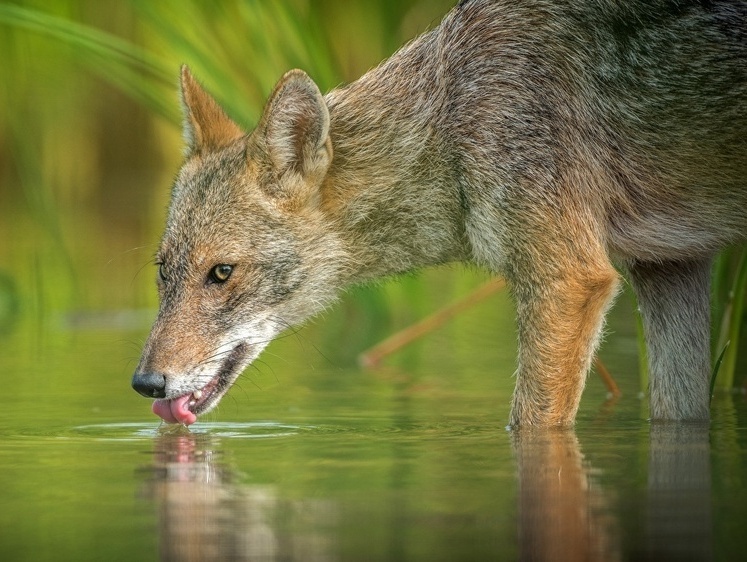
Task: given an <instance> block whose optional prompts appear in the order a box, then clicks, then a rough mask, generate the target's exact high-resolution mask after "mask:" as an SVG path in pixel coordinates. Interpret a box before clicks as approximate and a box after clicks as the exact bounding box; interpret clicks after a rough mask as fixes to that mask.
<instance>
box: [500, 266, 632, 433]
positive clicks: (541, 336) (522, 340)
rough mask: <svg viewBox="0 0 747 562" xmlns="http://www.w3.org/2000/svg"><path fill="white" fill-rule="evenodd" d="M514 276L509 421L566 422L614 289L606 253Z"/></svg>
mask: <svg viewBox="0 0 747 562" xmlns="http://www.w3.org/2000/svg"><path fill="white" fill-rule="evenodd" d="M591 263H593V261H592V260H590V261H585V262H580V261H578V260H576V263H575V264H574V266H575V267H569V266H564V267H562V269H560V270H559V269H558V268H556V269H555V271H553V272H552V274H551V273H550V272H537V271H533V272H531V274H524V275H522V276H521V277H515V278H514V280H513V293H514V296H515V300H516V306H517V324H518V331H519V365H518V372H517V380H516V390H515V392H514V397H513V404H512V407H511V417H510V424H511V425H512V426H514V427H515V426H527V425H540V426H550V425H570V424H572V423H573V421H574V418H575V416H576V411H577V410H578V405H579V401H580V400H581V393H582V391H583V388H584V384H585V381H586V375H587V373H588V371H589V368H590V364H591V361H592V359H593V357H594V353H595V351H596V348H597V345H598V343H599V339H600V335H601V331H602V327H603V325H604V316H605V314H606V312H607V310H608V308H609V307H610V305H611V304H612V301H613V300H614V297H615V295H616V294H617V291H618V285H619V283H618V275H617V272H616V271H615V270H614V268H613V267H612V266H611V265H610V264H609V262H608V261H607V260H606V258H602V259H599V260H598V261H597V263H599V264H600V265H598V266H592V265H590V264H591Z"/></svg>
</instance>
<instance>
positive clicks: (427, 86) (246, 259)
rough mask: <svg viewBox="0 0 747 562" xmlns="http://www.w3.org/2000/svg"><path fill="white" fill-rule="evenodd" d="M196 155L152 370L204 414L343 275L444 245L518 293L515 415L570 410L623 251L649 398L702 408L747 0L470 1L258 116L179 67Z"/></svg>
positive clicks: (745, 98)
mask: <svg viewBox="0 0 747 562" xmlns="http://www.w3.org/2000/svg"><path fill="white" fill-rule="evenodd" d="M181 92H182V100H183V107H184V115H185V119H184V135H185V138H186V142H187V147H188V148H187V155H186V159H185V162H184V164H183V167H182V168H181V171H180V172H179V175H178V177H177V179H176V181H175V184H174V187H173V192H172V200H171V204H170V209H169V213H168V220H167V223H166V230H165V233H164V235H163V239H162V242H161V247H160V250H159V251H158V253H157V257H156V262H157V263H158V266H159V279H158V287H159V294H160V303H161V304H160V310H159V313H158V317H157V319H156V321H155V324H154V326H153V329H152V332H151V334H150V337H149V338H148V340H147V343H146V344H145V349H144V351H143V356H142V359H141V361H140V364H139V366H138V367H137V370H136V373H135V375H134V377H133V381H132V384H133V387H134V388H135V389H136V390H137V391H138V392H140V393H141V394H144V395H146V396H149V397H153V398H157V399H158V400H157V401H156V402H155V405H154V407H153V410H154V412H155V413H156V414H158V415H159V416H161V417H162V418H163V419H165V420H166V421H169V422H181V423H185V424H189V423H192V422H194V421H195V419H196V416H197V415H199V414H202V413H204V412H206V411H208V410H210V409H211V408H213V407H214V406H215V405H216V404H217V403H218V401H219V400H220V398H221V397H222V396H223V395H224V394H225V392H226V391H227V390H228V388H229V387H230V386H231V384H232V383H233V382H234V381H235V379H236V378H237V377H238V376H239V374H240V373H241V371H242V370H243V369H244V368H245V367H247V366H248V365H249V363H250V362H251V361H253V360H254V359H255V358H256V357H257V356H258V355H259V353H260V352H261V351H262V349H263V348H264V347H265V346H266V345H267V344H268V343H269V342H270V340H272V338H273V337H275V336H276V335H278V334H279V333H280V332H281V331H283V330H284V329H286V328H288V327H289V326H292V325H295V324H298V323H299V322H301V321H303V320H304V319H305V318H307V317H309V316H310V315H313V314H314V313H316V312H318V311H320V310H321V309H323V308H324V307H325V306H327V305H328V304H330V303H331V302H332V301H333V300H334V299H335V296H336V295H337V293H338V292H339V291H340V289H341V288H343V287H345V286H347V285H349V284H352V283H362V282H366V281H369V280H372V279H375V278H378V277H381V276H388V275H392V274H398V273H401V272H405V271H409V270H412V269H413V268H421V267H424V266H429V265H434V264H442V263H445V262H457V261H462V262H470V263H473V264H477V265H479V266H482V267H485V268H487V269H488V270H490V271H491V272H494V273H496V274H499V275H502V276H504V277H505V278H506V279H507V280H508V282H509V284H510V286H511V292H512V295H513V298H514V300H515V303H516V310H517V319H518V321H517V325H518V340H519V352H518V369H517V374H516V375H517V380H516V390H515V393H514V397H513V403H512V406H511V413H510V423H511V424H513V425H532V424H534V425H558V424H559V425H566V424H570V423H572V422H573V420H574V417H575V414H576V411H577V408H578V404H579V400H580V396H581V392H582V389H583V386H584V382H585V379H586V375H587V371H588V370H589V366H590V362H591V360H592V357H593V355H594V353H595V351H596V347H597V344H598V342H599V339H600V333H601V331H602V327H603V323H604V317H605V314H606V312H607V310H608V308H609V307H610V304H611V303H612V301H613V299H614V297H615V295H616V293H617V292H618V288H619V285H620V281H619V279H620V275H619V274H618V271H620V272H621V273H622V274H623V275H625V276H626V277H627V278H628V279H629V281H630V284H631V285H632V287H633V289H634V290H635V293H636V295H637V297H638V300H639V303H640V309H641V312H642V314H643V320H644V325H645V330H646V338H647V343H648V350H649V354H650V381H651V383H650V398H651V415H652V418H657V419H670V420H690V419H704V418H707V417H708V404H709V396H708V393H709V390H708V378H709V370H710V369H709V365H710V358H709V269H710V264H711V260H712V258H713V256H714V254H715V253H716V252H717V251H718V250H719V249H720V248H722V247H724V246H726V245H728V244H733V243H737V242H739V241H742V240H744V239H745V232H746V231H747V186H746V185H745V183H746V181H747V111H746V109H745V102H747V2H743V1H719V0H712V1H686V0H677V1H675V0H653V1H636V0H627V1H616V0H587V1H582V0H573V1H571V0H557V1H550V0H523V1H517V0H496V1H489V0H465V1H462V2H460V3H459V5H457V6H456V7H455V8H454V9H453V10H452V11H451V12H450V13H449V14H447V15H446V17H445V19H444V20H443V21H442V22H441V24H440V25H439V26H438V27H436V28H435V29H433V30H432V31H430V32H427V33H425V34H424V35H421V36H420V37H418V38H417V39H415V40H414V41H412V42H411V43H409V44H408V45H407V46H405V47H404V48H402V49H401V50H400V51H399V52H397V53H396V54H394V55H393V56H392V57H391V58H390V59H388V60H386V61H384V62H383V63H382V64H381V65H379V66H378V67H377V68H374V69H373V70H371V71H370V72H368V73H367V74H365V75H364V76H363V77H362V78H360V79H359V80H357V81H355V82H353V83H351V84H349V85H347V86H345V87H341V88H338V89H335V90H333V91H331V92H330V93H328V94H327V95H326V96H323V95H322V94H321V93H320V91H319V88H318V87H317V86H316V84H315V83H314V82H313V81H312V80H311V79H310V78H309V77H308V76H307V75H306V74H305V73H304V72H302V71H300V70H292V71H290V72H288V73H287V74H286V75H285V76H283V78H282V79H281V80H280V82H279V83H278V85H277V86H276V88H275V90H274V91H273V93H272V94H271V97H270V99H269V102H268V103H267V105H266V108H265V110H264V113H263V115H262V117H261V119H260V121H259V123H258V125H257V127H256V129H255V130H254V131H253V132H251V133H246V132H245V131H244V130H243V129H242V128H241V127H239V126H238V125H237V124H236V123H235V122H234V121H232V120H231V119H230V118H229V117H228V116H227V115H226V114H225V113H224V111H223V110H222V109H221V108H220V107H219V105H218V104H217V103H216V102H215V101H214V99H213V98H212V97H211V96H210V95H209V94H208V93H206V91H205V90H204V89H203V88H202V87H201V86H200V85H199V84H198V83H197V82H196V80H195V79H194V78H193V77H192V76H191V74H190V72H189V71H188V69H187V68H186V67H184V68H182V74H181Z"/></svg>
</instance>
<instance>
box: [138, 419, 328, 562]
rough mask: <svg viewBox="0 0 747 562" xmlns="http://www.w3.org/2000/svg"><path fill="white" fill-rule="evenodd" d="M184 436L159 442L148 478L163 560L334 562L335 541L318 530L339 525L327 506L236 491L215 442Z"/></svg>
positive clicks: (261, 490)
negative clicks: (300, 561)
mask: <svg viewBox="0 0 747 562" xmlns="http://www.w3.org/2000/svg"><path fill="white" fill-rule="evenodd" d="M179 429H180V430H181V431H179V432H170V433H164V434H163V435H161V436H159V438H158V439H157V440H156V441H155V446H156V450H155V459H154V465H153V466H151V467H149V468H148V471H147V472H148V476H149V479H150V485H151V489H150V490H149V491H148V492H149V495H150V497H152V498H153V499H154V501H156V503H157V508H158V512H157V513H158V526H159V528H158V536H159V543H160V558H161V560H180V561H182V560H187V561H190V560H194V561H204V560H247V561H259V560H262V561H267V562H269V561H272V560H310V561H316V560H330V559H331V556H330V555H329V552H330V544H329V542H328V541H329V539H330V534H329V533H328V534H322V533H320V532H318V531H316V530H315V527H316V526H324V525H325V524H328V523H329V522H330V521H334V518H335V517H334V516H335V514H334V510H332V509H331V508H330V505H329V503H328V502H324V501H319V502H316V501H289V500H282V499H281V498H279V496H278V493H277V490H276V489H275V487H273V486H262V485H246V484H242V483H239V482H237V477H238V473H237V471H236V470H234V469H232V468H231V467H230V466H229V465H228V464H227V463H226V462H225V460H224V459H222V454H221V452H220V451H219V450H216V446H217V445H218V444H219V442H218V440H217V439H215V438H214V437H212V436H210V435H206V434H202V435H200V434H193V433H188V432H186V430H182V428H179ZM291 529H293V530H294V532H293V533H291V532H290V530H291Z"/></svg>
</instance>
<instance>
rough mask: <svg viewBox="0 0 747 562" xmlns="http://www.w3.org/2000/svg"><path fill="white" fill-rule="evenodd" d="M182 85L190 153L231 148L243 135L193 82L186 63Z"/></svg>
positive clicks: (185, 133) (186, 139) (211, 99)
mask: <svg viewBox="0 0 747 562" xmlns="http://www.w3.org/2000/svg"><path fill="white" fill-rule="evenodd" d="M181 86H182V108H183V110H184V140H185V141H186V143H187V149H188V153H189V154H192V153H195V152H200V151H210V150H215V149H218V148H221V147H224V146H228V145H229V144H231V143H232V142H233V141H235V140H237V139H239V138H241V137H242V136H243V135H244V132H243V131H242V130H241V128H240V127H239V126H238V125H237V124H236V123H234V122H233V121H231V119H230V118H229V117H228V116H227V115H226V114H225V112H224V111H223V109H221V107H220V106H219V105H218V102H217V101H215V100H214V99H213V98H212V97H211V96H210V94H208V93H207V92H206V91H205V90H204V89H203V88H202V86H200V84H199V83H198V82H197V80H195V79H194V77H193V76H192V74H191V73H190V72H189V68H188V67H187V65H186V64H185V65H183V66H182V75H181Z"/></svg>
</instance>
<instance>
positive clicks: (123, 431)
mask: <svg viewBox="0 0 747 562" xmlns="http://www.w3.org/2000/svg"><path fill="white" fill-rule="evenodd" d="M313 429H314V427H313V426H301V425H293V424H287V423H280V422H275V421H256V422H225V423H219V422H204V423H196V424H194V425H192V426H190V427H189V428H188V429H187V428H186V427H184V426H180V425H176V426H172V425H165V424H161V425H158V424H154V423H137V422H124V423H99V424H86V425H78V426H74V427H70V428H62V429H60V430H58V431H46V432H36V431H34V432H31V433H26V432H22V434H17V435H14V436H11V437H13V438H16V439H31V440H33V439H35V438H36V439H54V440H76V439H83V440H94V441H151V440H153V439H154V438H158V437H161V436H166V435H170V434H175V435H176V434H181V435H189V434H192V435H199V436H210V437H220V438H224V439H279V438H284V437H290V436H293V435H297V434H299V433H301V432H305V431H311V430H313Z"/></svg>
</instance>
